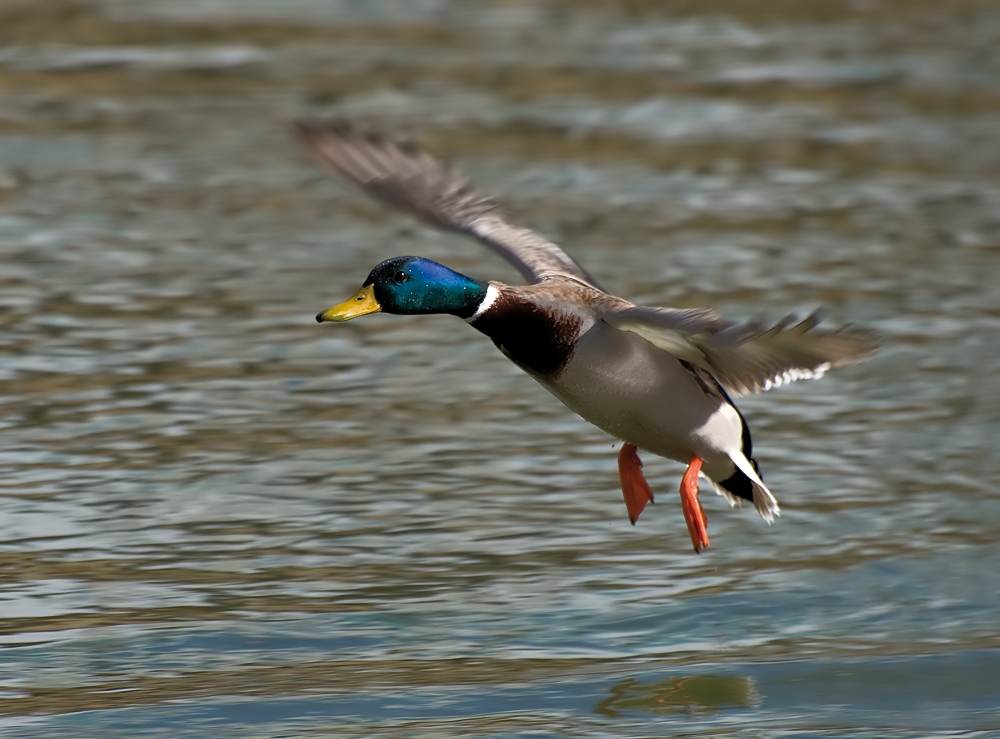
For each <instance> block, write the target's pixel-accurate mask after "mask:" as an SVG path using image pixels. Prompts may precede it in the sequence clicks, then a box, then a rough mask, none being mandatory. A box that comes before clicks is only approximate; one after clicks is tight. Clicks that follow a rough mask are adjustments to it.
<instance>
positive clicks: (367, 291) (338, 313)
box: [316, 285, 382, 323]
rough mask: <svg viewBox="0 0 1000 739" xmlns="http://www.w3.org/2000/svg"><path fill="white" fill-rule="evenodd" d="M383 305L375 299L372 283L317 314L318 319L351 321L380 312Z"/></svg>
mask: <svg viewBox="0 0 1000 739" xmlns="http://www.w3.org/2000/svg"><path fill="white" fill-rule="evenodd" d="M381 310H382V306H381V305H379V304H378V301H377V300H376V299H375V290H374V288H373V287H372V286H371V285H365V286H364V287H363V288H361V289H360V290H358V291H357V292H356V293H354V295H352V296H351V297H350V298H348V299H347V300H345V301H344V302H343V303H340V304H339V305H335V306H333V307H332V308H328V309H327V310H325V311H323V312H322V313H317V314H316V320H317V321H319V322H320V323H323V321H338V322H341V321H350V320H351V319H352V318H357V317H358V316H366V315H368V314H369V313H378V312H379V311H381Z"/></svg>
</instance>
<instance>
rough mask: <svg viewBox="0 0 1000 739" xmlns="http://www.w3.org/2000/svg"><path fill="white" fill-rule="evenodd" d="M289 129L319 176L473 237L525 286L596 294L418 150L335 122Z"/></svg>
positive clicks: (579, 274)
mask: <svg viewBox="0 0 1000 739" xmlns="http://www.w3.org/2000/svg"><path fill="white" fill-rule="evenodd" d="M294 130H295V133H296V135H297V136H298V138H299V140H300V141H302V143H303V144H304V145H305V146H306V148H307V149H308V150H309V151H310V152H311V153H312V154H313V155H314V156H315V157H316V158H317V159H318V160H319V161H320V162H321V163H322V164H323V165H324V166H325V167H326V168H327V169H329V170H331V171H333V172H334V173H336V174H338V175H340V176H341V177H344V178H345V179H347V180H350V181H351V182H353V183H355V184H356V185H359V186H360V187H361V188H362V189H364V190H365V191H366V192H368V193H370V194H371V195H373V196H375V197H376V198H378V199H380V200H383V201H385V202H387V203H390V204H391V205H395V206H396V207H399V208H404V209H406V210H411V211H413V212H414V213H416V214H417V215H418V216H420V217H421V218H423V219H424V220H426V221H429V222H430V223H432V224H434V225H435V226H438V227H440V228H443V229H446V230H449V231H457V232H459V233H464V234H470V235H472V236H475V237H476V238H477V239H479V240H480V241H482V242H483V243H484V244H486V245H487V246H489V247H490V248H491V249H493V250H494V251H496V252H497V253H499V254H500V256H502V257H503V258H504V259H506V260H507V261H509V262H510V263H511V264H513V265H514V266H515V267H516V268H517V270H518V271H519V272H520V273H521V274H522V275H524V277H525V278H526V279H527V280H528V281H529V282H540V281H542V280H544V279H546V278H549V277H555V276H562V277H572V278H574V279H576V280H580V281H581V282H585V283H586V284H588V285H591V286H593V287H596V288H597V289H599V290H603V288H601V287H600V285H599V284H598V283H597V282H596V281H595V280H594V279H593V278H592V277H591V276H590V275H589V274H587V272H586V271H585V270H584V269H583V268H582V267H580V265H578V264H577V263H576V262H574V261H573V260H572V259H570V257H569V256H568V255H567V254H566V253H565V252H564V251H563V250H562V249H560V248H559V247H558V246H556V245H555V244H553V243H551V242H549V241H547V240H546V239H544V238H542V237H541V236H539V235H538V234H536V233H535V232H534V231H531V230H529V229H526V228H520V227H519V226H516V225H514V224H513V223H511V222H510V221H509V220H508V219H507V216H506V215H505V214H504V213H503V212H502V211H501V209H500V208H499V207H498V206H497V204H496V203H495V202H494V200H493V199H492V198H491V197H490V196H488V195H486V194H484V193H482V192H480V191H479V190H478V189H476V188H475V187H474V186H473V185H472V183H470V182H469V180H468V179H466V178H465V177H464V176H462V175H461V174H459V173H458V172H455V171H454V170H452V169H451V168H450V167H448V165H447V164H445V163H444V162H443V161H441V160H440V159H438V158H437V157H435V156H433V155H432V154H430V153H428V152H427V151H426V150H425V149H422V148H421V147H420V146H418V145H416V144H414V143H412V142H398V141H392V140H390V139H387V138H384V137H382V136H380V135H378V134H375V133H371V132H367V131H360V130H357V129H355V128H354V127H352V126H351V125H350V124H348V123H345V122H342V121H331V122H323V121H298V122H296V123H295V124H294Z"/></svg>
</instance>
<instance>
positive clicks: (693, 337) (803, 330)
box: [602, 306, 878, 395]
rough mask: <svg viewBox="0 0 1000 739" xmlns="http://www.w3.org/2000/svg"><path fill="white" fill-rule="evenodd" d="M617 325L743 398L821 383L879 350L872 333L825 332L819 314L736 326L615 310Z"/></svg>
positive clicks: (610, 316)
mask: <svg viewBox="0 0 1000 739" xmlns="http://www.w3.org/2000/svg"><path fill="white" fill-rule="evenodd" d="M602 317H603V318H604V320H605V321H607V322H608V323H610V324H611V325H612V326H615V327H617V328H620V329H623V330H625V331H632V332H634V333H637V334H639V335H640V336H642V337H643V338H645V339H646V340H647V341H649V342H651V343H652V344H654V345H656V346H658V347H660V348H661V349H663V350H664V351H667V352H670V353H671V354H673V355H674V356H676V357H678V358H679V359H683V360H685V361H687V362H691V363H693V364H696V365H698V366H700V367H703V368H705V369H707V370H708V371H709V372H711V373H712V374H713V375H714V376H715V377H716V379H718V381H719V382H720V383H722V385H723V386H725V387H726V388H727V389H729V390H731V391H733V392H734V393H736V394H738V395H746V394H749V393H757V392H760V391H761V390H770V389H771V388H772V387H779V386H781V385H784V384H787V383H789V382H794V381H795V380H803V379H818V378H819V377H822V376H823V374H824V373H825V372H826V371H827V370H830V369H833V368H836V367H841V366H843V365H847V364H855V363H857V362H862V361H864V360H865V359H867V358H868V357H870V356H871V355H872V354H873V353H874V352H875V350H876V349H877V348H878V342H877V341H876V340H875V338H874V337H873V335H872V334H870V333H868V332H866V331H861V330H858V329H854V328H851V327H849V326H848V327H844V328H839V329H825V328H820V327H819V323H820V315H819V313H818V312H816V313H813V314H811V315H809V316H808V317H806V318H805V319H804V320H802V321H799V322H795V319H794V318H793V317H792V316H788V317H786V318H784V319H782V320H781V321H779V322H778V323H776V324H774V325H773V326H769V327H768V326H765V325H763V324H761V323H760V322H755V321H751V322H748V323H730V322H728V321H726V320H724V319H723V318H722V317H721V316H719V315H718V314H717V313H715V312H714V311H710V310H701V309H693V310H675V309H671V308H640V307H638V306H632V307H628V308H621V309H612V310H610V311H607V312H605V314H604V315H603V316H602Z"/></svg>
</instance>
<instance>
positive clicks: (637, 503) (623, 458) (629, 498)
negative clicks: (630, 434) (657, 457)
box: [618, 444, 653, 526]
mask: <svg viewBox="0 0 1000 739" xmlns="http://www.w3.org/2000/svg"><path fill="white" fill-rule="evenodd" d="M618 478H619V479H620V480H621V482H622V495H623V496H625V507H626V508H627V509H628V520H629V523H631V524H632V525H633V526H635V522H636V521H638V520H639V514H640V513H642V509H643V508H645V507H646V503H652V502H653V491H652V490H650V489H649V484H648V483H647V482H646V478H645V477H643V475H642V462H641V461H639V455H638V454H636V453H635V447H634V446H633V445H632V444H624V445H623V446H622V449H621V451H620V452H618Z"/></svg>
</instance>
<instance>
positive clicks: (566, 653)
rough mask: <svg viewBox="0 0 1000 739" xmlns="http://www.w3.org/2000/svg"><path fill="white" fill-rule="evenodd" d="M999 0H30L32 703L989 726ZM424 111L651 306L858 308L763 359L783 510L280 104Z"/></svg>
mask: <svg viewBox="0 0 1000 739" xmlns="http://www.w3.org/2000/svg"><path fill="white" fill-rule="evenodd" d="M993 5H994V4H993V3H990V2H986V0H982V2H979V1H977V0H963V1H962V2H960V3H939V4H936V5H933V4H932V5H926V6H925V5H919V4H911V3H902V2H895V1H894V0H879V1H876V2H857V3H840V2H836V3H834V2H819V3H809V4H794V3H792V4H789V3H774V2H767V3H764V2H744V1H742V0H741V1H740V2H735V1H733V2H729V1H728V0H722V1H721V2H717V3H713V4H712V5H711V7H710V8H707V7H704V6H702V5H701V4H690V3H688V4H683V3H682V4H674V5H671V6H669V7H667V6H663V5H662V4H659V3H647V2H641V1H637V2H630V3H604V2H599V1H595V0H587V1H586V2H576V3H563V2H555V3H549V4H546V5H544V6H543V5H541V4H538V5H535V4H530V3H523V2H513V1H511V2H508V1H507V0H492V1H491V2H488V3H480V4H477V5H476V6H475V7H473V6H468V5H466V4H461V3H453V2H449V1H448V0H441V1H440V2H422V3H403V2H395V1H394V0H379V2H373V3H347V2H318V0H296V1H295V2H293V3H282V4H280V5H279V4H271V3H265V2H257V1H256V0H255V1H254V2H236V1H235V0H232V1H231V0H212V1H211V2H209V1H208V0H184V2H161V1H160V0H141V2H136V1H133V0H130V1H129V2H120V1H119V0H104V1H103V2H96V1H95V2H93V3H90V2H86V1H85V0H80V1H73V2H62V1H58V2H47V3H28V2H12V3H3V4H0V649H2V659H0V734H3V735H4V736H17V737H22V736H23V737H45V738H46V739H49V738H51V737H72V738H73V739H76V738H77V737H80V736H97V735H112V736H130V737H131V736H161V737H162V736H169V737H172V738H174V737H203V736H205V735H206V734H207V733H213V734H216V735H219V736H234V737H236V736H238V737H275V736H282V737H292V736H309V735H315V734H330V733H336V734H337V735H338V736H358V737H369V736H373V735H388V736H434V737H448V736H456V737H457V736H462V737H465V736H482V737H499V736H504V737H507V736H542V737H549V736H551V737H556V736H558V737H606V736H668V735H690V734H692V733H696V732H697V733H699V734H706V735H713V736H741V737H742V736H746V732H747V731H751V732H755V735H760V736H772V735H778V734H782V735H796V736H824V737H825V736H841V737H852V738H853V737H858V736H871V737H879V739H882V738H883V737H886V736H893V737H926V736H935V735H940V736H954V735H955V734H957V733H959V732H966V734H967V735H968V736H990V735H1000V693H998V691H997V689H996V687H995V685H996V680H995V675H997V674H1000V663H998V660H1000V631H998V629H997V623H998V617H997V614H998V613H1000V596H998V593H1000V579H998V578H1000V574H998V571H997V569H996V568H995V567H991V566H989V563H991V562H993V561H994V560H995V549H996V541H997V540H998V539H1000V497H998V496H997V493H996V491H997V489H998V488H1000V465H998V456H997V452H996V449H995V446H996V445H995V443H994V441H993V440H994V439H996V438H997V437H998V436H1000V426H998V419H1000V401H998V398H1000V387H998V385H997V379H996V378H997V377H998V376H1000V373H998V370H1000V354H998V351H997V341H996V338H997V335H998V330H1000V314H998V311H997V306H998V305H1000V294H998V287H997V286H998V285H1000V260H998V259H997V251H998V247H1000V219H998V214H1000V103H998V101H1000V57H998V55H997V49H1000V43H998V36H1000V17H998V16H997V14H996V11H995V8H994V7H993ZM304 113H309V114H320V115H345V116H349V117H352V118H357V119H360V120H363V121H366V122H369V123H374V124H377V125H379V126H380V127H382V128H386V129H389V130H392V131H394V132H401V133H406V134H413V135H415V136H417V137H418V138H420V139H421V140H423V141H426V142H427V143H428V144H429V145H431V146H432V147H434V148H436V149H437V150H439V151H441V152H443V153H445V154H447V155H448V156H450V157H452V158H453V159H455V160H457V162H458V163H459V165H460V166H461V167H462V169H463V170H466V171H468V172H469V173H470V174H471V175H472V176H473V177H474V178H475V179H476V180H477V181H478V182H480V183H481V184H482V185H483V186H484V187H486V188H487V189H489V190H491V191H495V192H496V193H497V194H498V196H499V197H500V198H502V199H503V200H504V201H505V202H507V203H509V204H510V206H511V207H512V209H513V210H515V211H516V212H518V213H520V214H522V215H523V217H524V219H525V220H526V221H527V222H528V223H530V224H532V225H534V226H536V227H537V228H539V229H540V230H542V231H543V232H544V233H546V234H547V235H549V236H551V237H552V238H553V239H555V240H557V241H559V242H560V243H564V244H565V245H566V246H567V248H568V250H569V251H570V252H571V253H572V254H573V255H574V256H576V257H578V258H579V259H580V260H581V262H582V263H583V264H584V265H585V266H586V267H587V268H588V270H590V271H591V272H592V273H593V274H594V275H595V276H596V277H597V278H598V279H600V280H601V281H602V282H603V283H604V284H607V285H608V286H609V287H610V288H611V289H612V290H613V291H614V292H616V293H619V294H621V295H624V296H626V297H629V298H631V299H634V300H636V301H637V302H640V303H645V304H670V305H676V306H681V307H689V306H697V305H711V306H714V307H716V308H718V309H719V310H721V311H722V312H723V313H725V314H726V315H728V316H731V317H733V318H746V317H749V316H752V315H755V314H758V313H759V312H761V311H762V310H763V311H766V312H768V313H769V314H770V315H771V316H778V315H784V314H785V313H787V312H789V311H792V310H800V311H803V310H809V309H811V308H813V307H815V306H816V305H817V304H824V305H826V306H827V307H828V310H829V313H830V315H831V320H832V321H833V322H846V321H853V322H856V323H859V324H862V325H864V326H869V327H871V328H873V329H875V330H877V331H878V332H879V333H880V334H881V335H882V336H883V337H884V339H885V346H884V349H883V351H882V352H881V353H880V354H879V355H878V356H877V357H876V358H875V360H874V361H872V362H870V363H868V364H866V365H862V366H859V367H855V368H849V369H846V370H844V371H841V372H837V373H833V374H831V375H830V376H829V377H827V378H825V379H824V380H823V381H822V382H818V383H799V384H798V385H797V386H793V387H790V388H787V389H782V390H781V391H780V392H773V393H769V394H766V395H763V396H758V397H752V398H745V399H743V400H742V401H741V408H742V410H743V411H744V413H745V414H746V415H747V417H748V419H749V421H750V424H751V427H752V428H753V430H754V442H755V444H754V446H755V453H756V456H757V458H758V459H759V461H760V463H761V466H762V469H763V471H764V474H765V475H766V477H767V480H768V483H769V485H770V486H771V487H772V489H773V490H774V491H775V493H776V494H777V496H778V497H779V499H780V500H781V504H782V511H783V516H782V518H781V519H780V521H778V522H777V523H776V524H775V525H774V526H771V527H768V526H766V525H765V524H764V523H763V522H761V521H759V520H757V518H756V517H755V516H754V515H753V513H752V511H749V510H742V511H732V510H729V508H728V506H727V505H726V504H725V502H724V501H723V500H721V499H717V498H714V497H713V498H706V499H705V500H704V503H705V506H706V509H707V512H708V515H709V517H710V519H711V530H712V541H713V546H712V547H711V548H710V549H709V550H707V551H706V552H705V553H703V554H702V555H701V556H697V557H696V556H694V555H692V554H691V553H690V551H689V549H690V545H689V543H685V542H686V540H687V534H686V532H685V530H684V524H683V520H682V518H681V516H680V515H679V512H678V510H677V508H676V505H677V502H678V501H677V499H676V497H675V492H674V491H675V490H676V485H677V481H678V475H679V474H680V472H681V470H679V469H678V468H677V465H674V464H672V463H670V462H666V461H663V460H656V459H649V460H646V463H647V464H646V471H647V473H648V477H649V479H650V482H651V484H652V486H653V488H654V490H655V491H656V492H657V493H658V495H657V505H656V506H654V507H653V508H652V509H650V510H649V511H647V513H646V514H644V516H643V520H642V521H641V522H640V524H639V525H638V526H636V527H635V528H633V527H630V526H629V525H628V522H627V520H626V517H625V510H624V506H623V505H622V503H621V494H620V491H619V490H618V486H617V471H616V466H615V448H614V445H613V444H612V442H611V440H610V439H608V438H607V437H606V436H604V435H603V434H602V433H600V432H599V431H597V430H596V429H593V428H591V427H589V426H587V425H586V424H585V423H583V422H582V421H580V420H579V419H576V418H575V417H573V416H572V415H571V414H569V413H568V412H567V411H565V410H564V409H563V408H562V407H561V406H559V404H558V403H557V402H556V401H554V400H553V399H552V398H551V397H549V396H548V395H547V394H546V393H545V392H544V391H543V390H541V389H540V388H539V387H537V386H536V385H535V384H534V383H532V382H531V381H530V380H529V379H527V378H526V377H524V376H523V375H522V374H520V373H519V372H518V370H516V368H514V367H512V366H511V365H510V364H509V363H508V362H506V360H504V359H503V357H502V356H500V355H499V354H498V353H497V352H496V351H495V350H494V349H493V348H492V346H490V345H489V344H488V342H485V341H483V340H482V337H479V336H478V335H477V334H475V333H474V332H472V331H470V330H467V329H466V327H464V326H463V325H462V324H460V323H458V322H456V321H454V320H450V319H449V318H448V317H440V316H437V317H413V318H402V317H390V316H374V317H372V318H371V319H370V320H369V321H366V322H359V323H358V325H354V324H349V325H346V326H336V327H335V326H327V325H324V326H318V325H317V324H316V323H315V322H314V321H313V315H314V314H315V313H316V312H317V311H318V310H320V309H322V308H326V307H328V306H329V305H330V304H332V303H333V302H335V301H336V300H338V299H340V298H342V296H343V295H345V294H350V292H351V291H352V290H353V289H355V288H356V287H357V285H358V284H359V283H360V282H361V280H362V279H363V278H364V276H365V275H366V274H367V273H368V270H369V269H370V268H371V266H372V265H373V264H374V263H376V262H377V261H379V260H380V259H383V258H386V257H389V256H395V255H397V254H404V253H413V254H422V255H424V256H427V257H429V258H431V259H436V260H438V261H442V262H444V263H446V264H449V265H450V266H452V267H454V268H455V269H458V270H461V271H463V272H467V273H470V274H472V275H475V276H477V277H481V278H496V279H509V280H516V279H517V277H516V275H515V273H514V272H513V270H512V269H511V268H510V267H509V266H507V265H505V264H503V263H501V262H500V260H498V259H496V258H495V257H493V256H491V255H489V254H487V253H486V252H485V250H483V249H482V248H481V247H478V246H476V245H474V244H471V243H466V242H463V241H461V240H459V239H455V238H451V237H446V236H442V235H440V234H438V233H436V232H433V231H431V230H428V229H426V228H424V227H422V226H420V225H419V224H417V223H415V222H414V221H413V220H412V219H410V218H408V217H406V216H405V215H401V214H396V213H392V212H388V211H386V210H385V209H384V208H382V207H380V206H379V205H377V204H375V203H372V202H370V201H368V200H366V199H364V198H363V197H362V196H360V195H358V194H357V193H355V192H353V191H350V190H349V189H347V188H344V187H341V186H339V185H338V184H336V183H333V182H331V181H329V180H328V179H327V178H326V177H324V176H323V175H322V174H321V173H319V172H317V171H316V169H315V168H314V167H313V165H312V164H311V163H310V162H309V161H308V160H307V159H306V157H305V156H303V155H302V153H301V152H299V151H298V150H297V149H296V148H295V145H294V144H293V142H292V141H291V140H290V137H289V136H288V135H287V131H286V122H287V121H288V120H289V119H291V118H293V117H295V116H297V115H302V114H304Z"/></svg>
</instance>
